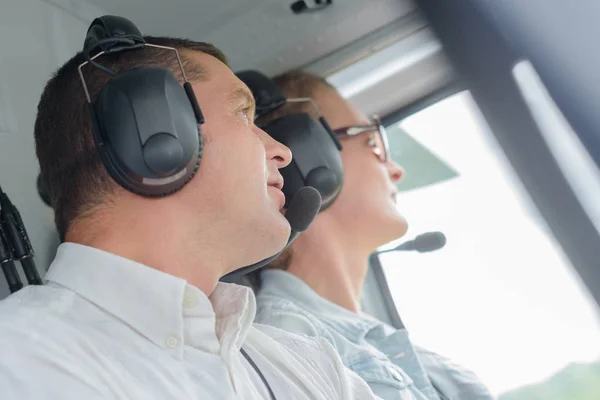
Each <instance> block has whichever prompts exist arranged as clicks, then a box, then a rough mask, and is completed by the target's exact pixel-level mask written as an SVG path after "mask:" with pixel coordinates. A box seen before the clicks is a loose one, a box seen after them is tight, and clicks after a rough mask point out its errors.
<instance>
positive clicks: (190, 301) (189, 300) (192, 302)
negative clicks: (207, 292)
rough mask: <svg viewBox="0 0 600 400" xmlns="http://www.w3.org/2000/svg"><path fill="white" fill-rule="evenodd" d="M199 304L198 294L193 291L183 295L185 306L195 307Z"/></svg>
mask: <svg viewBox="0 0 600 400" xmlns="http://www.w3.org/2000/svg"><path fill="white" fill-rule="evenodd" d="M197 305H198V296H196V294H194V293H191V292H185V294H184V295H183V306H184V307H185V308H194V307H196V306H197Z"/></svg>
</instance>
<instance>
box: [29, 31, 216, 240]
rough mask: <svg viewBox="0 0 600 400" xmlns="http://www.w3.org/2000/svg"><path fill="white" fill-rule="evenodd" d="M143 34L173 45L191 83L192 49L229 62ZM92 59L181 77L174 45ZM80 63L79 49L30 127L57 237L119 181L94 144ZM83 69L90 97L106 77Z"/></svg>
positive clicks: (205, 48) (197, 73)
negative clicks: (161, 69) (156, 69)
mask: <svg viewBox="0 0 600 400" xmlns="http://www.w3.org/2000/svg"><path fill="white" fill-rule="evenodd" d="M145 39H146V42H147V43H150V44H156V45H160V46H166V47H173V48H175V49H177V50H178V51H179V53H180V56H181V59H182V62H183V67H184V70H185V73H186V76H187V79H188V80H189V81H192V82H193V81H198V80H201V79H202V78H203V77H204V71H203V70H202V67H201V66H200V65H198V63H196V62H193V61H191V59H190V58H189V57H188V56H187V54H189V52H190V51H198V52H202V53H205V54H208V55H211V56H213V57H215V58H217V59H218V60H220V61H222V62H223V63H225V64H227V60H226V58H225V56H224V55H223V53H221V51H220V50H219V49H217V48H216V47H214V46H213V45H210V44H207V43H202V42H194V41H191V40H186V39H177V38H167V37H151V36H146V37H145ZM96 61H97V62H98V63H100V64H102V65H104V66H106V67H108V68H110V69H112V70H113V71H115V72H119V71H125V70H128V69H131V68H134V67H140V66H159V67H166V68H169V69H171V70H172V71H173V72H174V74H175V76H176V77H177V78H178V79H179V80H180V81H182V77H181V72H180V69H179V64H178V62H177V58H176V55H175V52H173V51H172V50H167V49H159V48H153V47H146V48H144V49H140V50H133V51H126V52H122V53H117V54H113V55H102V56H100V57H99V58H98V59H97V60H96ZM83 62H84V57H83V54H82V53H78V54H76V55H75V56H74V57H73V58H71V59H70V60H69V61H67V62H66V63H65V64H64V65H63V66H62V67H61V68H59V69H58V71H56V72H55V73H54V75H53V76H52V78H51V79H50V80H49V81H48V83H47V84H46V87H45V88H44V91H43V92H42V96H41V99H40V102H39V104H38V113H37V118H36V121H35V127H34V135H35V147H36V153H37V157H38V160H39V163H40V170H41V179H42V184H43V185H44V186H45V187H46V188H47V191H48V195H49V198H50V201H51V204H52V208H53V209H54V213H55V217H54V220H55V224H56V228H57V230H58V233H59V236H60V240H61V242H62V241H64V240H65V235H66V232H67V229H68V228H69V226H70V225H71V223H72V222H74V221H75V220H78V219H82V218H85V217H86V216H88V215H90V214H91V212H92V211H93V210H94V209H96V208H98V207H100V206H102V205H103V204H106V203H107V201H108V199H109V196H110V194H111V193H113V192H114V189H115V187H116V185H117V183H116V182H114V181H113V180H112V178H110V175H109V174H108V172H107V171H106V169H105V167H104V166H103V164H102V161H101V160H100V156H99V155H98V153H97V151H96V150H95V148H94V140H93V136H92V128H91V122H90V115H89V109H88V106H87V101H86V98H85V93H84V90H83V86H82V83H81V80H80V78H79V74H78V67H79V65H80V64H81V63H83ZM82 71H83V74H84V77H85V80H86V83H87V87H88V90H89V93H90V97H91V98H92V101H94V100H95V99H96V97H97V96H98V94H99V93H100V90H101V89H102V88H103V87H104V85H105V84H106V82H107V81H108V79H109V78H110V76H109V75H108V74H106V73H105V72H102V71H99V70H98V69H96V68H93V67H91V66H90V65H89V64H88V65H86V66H85V67H84V68H83V69H82Z"/></svg>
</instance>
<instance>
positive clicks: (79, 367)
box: [0, 38, 374, 400]
mask: <svg viewBox="0 0 600 400" xmlns="http://www.w3.org/2000/svg"><path fill="white" fill-rule="evenodd" d="M146 40H147V42H148V43H153V44H157V45H161V46H168V47H174V48H176V49H178V50H179V53H180V55H181V57H182V61H183V66H184V68H185V72H186V75H187V80H188V81H189V82H190V83H191V84H192V87H193V92H194V93H195V96H196V98H197V100H198V103H199V106H200V108H201V110H202V113H203V115H204V117H205V123H203V124H202V137H203V140H204V149H203V154H202V161H201V163H200V164H201V165H200V168H199V170H198V172H197V173H196V174H195V175H193V178H191V179H190V180H189V182H187V184H185V186H183V187H182V188H181V189H180V190H178V191H176V192H175V193H173V194H170V195H168V196H164V197H160V198H147V197H142V196H140V195H137V194H134V193H132V192H131V191H128V190H125V189H124V188H123V187H122V186H120V185H118V184H117V183H116V182H115V180H113V179H112V178H111V177H110V176H109V174H108V173H107V170H106V169H105V167H104V164H103V163H102V161H101V159H100V158H99V156H98V152H97V151H96V149H95V145H94V140H93V137H92V129H91V126H90V116H89V114H88V108H87V104H86V97H85V94H84V91H83V87H82V84H81V81H80V80H79V77H78V73H77V67H78V65H79V64H80V63H82V62H83V56H82V55H81V54H78V55H76V56H75V57H74V58H73V59H71V60H70V61H68V62H67V63H66V64H65V65H64V66H63V67H61V68H60V69H59V70H58V71H57V73H56V74H55V75H54V76H53V77H52V79H50V81H49V82H48V85H47V86H46V88H45V90H44V92H43V94H42V97H41V100H40V103H39V106H38V115H37V119H36V124H35V140H36V151H37V155H38V159H39V162H40V167H41V175H42V179H43V180H44V184H45V185H46V187H47V188H48V190H49V195H50V198H51V201H52V205H53V208H54V210H55V214H56V225H57V228H58V230H59V234H60V236H61V239H62V241H63V242H64V243H63V244H62V245H61V246H60V247H59V249H58V252H57V257H56V259H55V260H54V262H53V264H52V266H51V267H50V270H49V272H48V274H47V276H46V280H47V284H46V285H44V286H28V287H26V288H24V289H22V290H21V291H19V292H17V293H16V294H14V295H12V296H10V297H9V298H7V299H5V300H4V301H2V302H0V398H2V400H13V399H15V400H16V399H18V400H24V399H42V398H44V399H61V400H65V399H78V400H80V399H86V400H90V399H136V400H137V399H234V398H235V399H270V398H277V399H371V398H374V395H373V394H372V392H371V391H370V389H369V387H368V386H367V385H366V384H365V383H364V381H362V380H361V379H360V378H359V377H358V376H357V375H356V374H354V373H353V372H351V371H349V370H347V369H345V367H344V366H343V363H342V362H341V360H340V358H339V356H338V355H337V354H336V353H335V351H334V350H333V348H332V347H331V346H330V345H329V344H327V343H326V342H325V341H323V340H318V339H309V338H307V337H304V336H297V335H294V334H290V333H286V332H284V331H281V330H278V329H276V328H272V327H266V326H264V327H263V326H257V327H254V326H253V325H252V321H253V319H254V316H255V309H256V304H255V299H254V296H253V294H252V292H251V291H250V290H249V289H248V288H245V287H241V286H236V285H231V284H225V283H219V282H218V280H219V278H220V277H222V276H224V275H226V274H227V273H229V272H231V271H234V270H236V269H239V268H241V267H243V266H246V265H249V264H252V263H255V262H257V261H259V260H262V259H264V258H266V257H268V256H270V255H272V254H274V253H277V252H278V251H280V250H281V249H282V248H283V247H284V245H285V243H286V241H287V239H288V236H289V233H290V226H289V223H288V222H287V221H286V219H285V218H284V217H283V216H282V215H281V213H280V210H281V208H282V207H283V205H284V198H283V195H282V193H281V190H280V189H281V185H282V180H281V176H280V174H279V171H278V169H279V168H282V167H284V166H286V165H287V164H288V163H289V162H290V157H291V155H290V152H289V150H288V149H287V148H286V147H284V146H282V145H280V144H279V143H277V142H275V141H274V140H272V139H271V138H270V137H269V136H268V135H267V134H266V133H265V132H263V131H262V130H260V129H258V128H257V127H256V126H255V125H254V124H253V113H254V100H253V98H252V96H251V94H250V92H249V90H248V89H247V87H246V86H245V85H244V84H243V83H242V82H241V81H239V80H238V79H237V78H236V77H235V75H234V74H233V73H232V72H231V71H230V69H229V68H228V67H227V65H226V63H225V59H224V57H223V56H222V54H221V53H220V52H219V51H218V50H217V49H216V48H214V47H213V46H210V45H207V44H204V43H196V42H191V41H186V40H179V39H167V38H146ZM96 61H97V62H99V63H100V64H102V65H103V66H104V67H106V68H109V69H112V70H116V71H121V70H128V69H131V68H134V67H136V66H140V65H146V66H161V67H166V68H169V69H171V70H172V71H173V72H174V73H175V74H176V76H177V77H178V78H179V79H180V80H181V74H179V72H178V64H177V62H176V58H175V57H174V55H173V53H171V52H169V51H168V50H165V49H157V48H148V47H145V48H144V49H142V50H135V51H129V52H122V53H119V54H117V55H103V56H101V57H99V58H98V59H97V60H96ZM83 73H84V76H85V80H86V82H87V88H88V90H89V92H90V96H91V98H92V99H95V98H96V97H97V95H98V93H99V91H100V90H101V88H102V87H103V86H104V85H105V83H106V81H107V79H108V75H106V74H105V73H104V72H102V71H100V70H98V69H94V68H89V66H86V67H85V68H84V69H83ZM138 122H140V121H138Z"/></svg>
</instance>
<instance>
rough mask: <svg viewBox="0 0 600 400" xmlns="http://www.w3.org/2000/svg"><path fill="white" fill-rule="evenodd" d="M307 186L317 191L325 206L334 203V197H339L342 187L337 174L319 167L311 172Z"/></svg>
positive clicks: (307, 178) (307, 177)
mask: <svg viewBox="0 0 600 400" xmlns="http://www.w3.org/2000/svg"><path fill="white" fill-rule="evenodd" d="M306 185H308V186H312V187H314V188H315V189H317V190H318V191H319V193H320V194H321V197H322V199H323V203H325V204H330V203H331V202H332V201H333V199H332V197H334V196H337V194H338V192H339V190H340V187H341V185H340V182H339V179H338V178H337V176H336V174H335V172H333V171H332V170H331V169H329V168H327V167H318V168H315V169H313V170H312V171H310V172H309V174H308V175H307V176H306Z"/></svg>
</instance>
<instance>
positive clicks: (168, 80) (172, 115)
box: [78, 16, 321, 280]
mask: <svg viewBox="0 0 600 400" xmlns="http://www.w3.org/2000/svg"><path fill="white" fill-rule="evenodd" d="M145 47H155V48H161V49H166V50H172V51H174V53H175V56H176V57H177V61H178V63H179V67H180V69H181V74H182V77H183V80H184V84H183V86H182V85H180V84H179V82H178V81H177V78H176V77H175V75H174V74H173V73H172V72H171V71H170V70H169V69H167V68H162V67H155V66H151V67H148V66H146V67H135V68H132V69H129V70H126V71H123V72H119V73H116V72H114V71H112V70H111V69H109V68H107V67H105V66H103V65H101V64H99V63H98V62H97V61H96V59H98V58H99V57H100V56H102V55H106V54H114V53H119V52H123V51H140V50H141V49H143V48H145ZM83 54H84V57H85V62H83V63H82V64H81V65H79V68H78V71H79V76H80V78H81V82H82V84H83V89H84V91H85V95H86V99H87V102H88V105H89V110H90V117H91V123H92V127H93V135H94V142H95V146H96V148H97V150H98V153H99V154H100V158H101V160H102V162H103V164H104V166H105V167H106V169H107V171H108V172H109V174H110V176H111V177H112V178H113V179H114V180H115V181H116V182H117V183H118V184H119V185H121V186H122V187H124V188H125V189H127V190H129V191H131V192H133V193H136V194H138V195H141V196H146V197H160V196H167V195H169V194H172V193H174V192H176V191H178V190H180V189H181V188H183V187H184V186H185V184H186V183H188V182H189V181H190V180H191V179H192V178H193V177H194V175H195V174H196V171H197V170H198V168H199V166H200V159H201V158H202V131H201V128H200V126H201V125H202V124H203V123H204V117H203V115H202V111H201V110H200V106H199V105H198V101H197V99H196V96H195V95H194V91H193V89H192V85H191V84H190V83H189V82H188V81H187V78H186V76H185V71H184V68H183V64H182V62H181V58H180V56H179V52H178V51H177V49H175V48H172V47H164V46H158V45H153V44H150V43H146V41H145V39H144V37H143V36H142V34H141V33H140V31H139V30H138V28H137V27H136V26H135V25H134V24H133V23H132V22H131V21H129V20H128V19H126V18H123V17H117V16H103V17H100V18H97V19H95V20H94V21H93V22H92V24H91V25H90V27H89V29H88V32H87V36H86V39H85V43H84V49H83ZM86 64H90V65H91V66H93V67H95V68H97V69H99V70H101V71H104V72H105V73H107V74H109V75H110V76H111V77H110V79H109V80H108V82H107V83H106V84H105V86H104V87H103V88H102V90H101V91H100V93H99V95H98V97H97V99H96V100H95V101H94V102H92V99H91V97H90V93H89V91H88V88H87V84H86V81H85V76H84V73H83V71H82V67H83V66H85V65H86ZM286 194H287V193H286ZM287 198H288V199H289V200H290V201H288V204H289V207H288V211H287V213H286V218H287V220H288V222H289V224H290V227H291V234H290V237H289V239H288V243H287V245H286V247H287V246H289V245H290V244H291V242H292V241H293V240H294V239H295V238H296V237H297V236H298V235H299V234H300V233H301V232H303V231H304V230H306V229H307V228H308V226H309V225H310V223H311V222H312V221H313V219H314V217H315V216H316V214H317V213H318V211H319V208H320V205H321V197H320V196H319V192H318V191H317V190H315V189H313V188H311V187H298V188H297V191H295V192H294V193H290V194H287ZM284 249H285V248H284ZM282 251H283V249H282V250H281V251H280V252H278V253H277V254H274V255H273V256H271V257H269V258H267V259H265V260H262V261H260V262H257V263H255V264H252V265H248V266H246V267H243V268H240V269H238V270H236V271H233V272H232V273H230V274H228V275H226V276H225V277H224V279H223V280H227V279H225V278H232V277H234V276H238V275H243V274H246V273H248V272H251V271H253V270H255V269H258V268H260V267H262V266H264V265H266V264H268V263H270V262H271V261H273V260H274V259H275V258H276V257H278V256H279V254H281V252H282Z"/></svg>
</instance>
